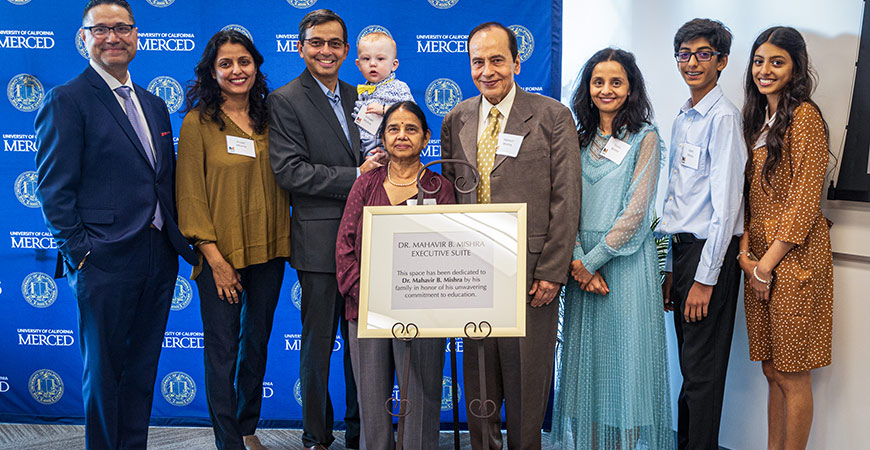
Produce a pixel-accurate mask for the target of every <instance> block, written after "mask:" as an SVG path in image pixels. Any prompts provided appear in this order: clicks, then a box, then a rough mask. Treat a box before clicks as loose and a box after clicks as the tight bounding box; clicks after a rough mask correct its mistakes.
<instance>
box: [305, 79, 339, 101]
mask: <svg viewBox="0 0 870 450" xmlns="http://www.w3.org/2000/svg"><path fill="white" fill-rule="evenodd" d="M311 78H314V81H316V82H317V85H318V86H320V90H322V91H323V93H324V94H326V97H327V98H328V99H329V100H330V101H333V102H335V101H338V102H340V101H341V95H340V94H339V93H338V88H339V84H338V81H336V82H335V92H332V91H330V90H329V88H328V87H326V85H325V84H323V83H321V82H320V80H318V79H317V77H314V76H312V77H311Z"/></svg>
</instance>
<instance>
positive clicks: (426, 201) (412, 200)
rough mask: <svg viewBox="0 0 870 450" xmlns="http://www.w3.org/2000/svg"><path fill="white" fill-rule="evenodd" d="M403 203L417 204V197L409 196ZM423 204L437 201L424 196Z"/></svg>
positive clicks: (434, 203) (432, 203) (431, 203)
mask: <svg viewBox="0 0 870 450" xmlns="http://www.w3.org/2000/svg"><path fill="white" fill-rule="evenodd" d="M405 204H406V205H408V206H417V199H416V198H409V199H408V200H405ZM423 204H424V205H437V204H438V202H436V201H435V199H434V198H424V199H423Z"/></svg>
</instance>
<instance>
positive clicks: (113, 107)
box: [85, 66, 151, 166]
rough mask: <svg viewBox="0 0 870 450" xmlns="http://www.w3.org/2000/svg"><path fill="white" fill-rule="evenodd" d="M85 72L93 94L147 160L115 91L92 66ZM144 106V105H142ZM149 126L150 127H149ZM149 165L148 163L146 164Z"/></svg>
mask: <svg viewBox="0 0 870 450" xmlns="http://www.w3.org/2000/svg"><path fill="white" fill-rule="evenodd" d="M85 73H86V74H87V77H88V81H90V83H91V86H93V87H94V91H95V95H96V97H97V98H98V99H100V101H101V102H102V103H103V105H105V107H106V109H108V110H109V113H110V114H111V115H112V117H114V118H115V120H116V121H117V122H118V125H119V126H120V127H121V129H122V130H124V133H125V134H126V135H127V137H128V138H130V142H132V143H133V146H134V147H136V150H138V151H139V154H140V155H141V156H142V157H143V158H145V160H146V161H147V160H148V156H147V155H146V154H145V148H144V147H142V142H140V141H139V136H138V135H137V134H136V130H134V129H133V125H132V124H131V123H130V119H129V118H127V114H126V113H124V110H123V109H122V108H121V105H120V104H119V103H118V99H117V98H116V97H115V93H114V92H112V90H111V89H109V85H108V84H106V81H105V80H103V79H102V77H100V74H98V73H97V71H96V70H94V69H93V68H92V67H90V66H88V68H87V69H86V70H85ZM137 95H138V93H137ZM143 108H144V106H143ZM149 128H150V127H149ZM148 165H149V166H150V165H151V164H150V163H149V164H148Z"/></svg>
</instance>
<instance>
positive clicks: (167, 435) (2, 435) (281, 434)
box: [0, 424, 555, 450]
mask: <svg viewBox="0 0 870 450" xmlns="http://www.w3.org/2000/svg"><path fill="white" fill-rule="evenodd" d="M301 435H302V432H301V431H300V430H286V429H262V430H257V436H259V437H260V441H262V442H263V445H265V446H266V447H268V448H269V449H270V450H289V449H293V450H296V449H300V448H302V444H301V440H300V439H301ZM335 435H336V439H335V443H334V444H333V445H332V446H331V447H330V449H331V450H344V448H345V447H344V445H343V444H344V432H342V431H337V432H336V433H335ZM461 443H462V448H463V449H467V448H471V444H469V441H468V433H463V434H462V437H461ZM546 443H547V438H546V433H545V437H544V449H545V450H547V449H555V447H552V446H547V445H546ZM83 448H85V429H84V427H83V426H79V425H19V424H0V449H3V450H6V449H8V450H13V449H14V450H77V449H83ZM148 448H149V449H153V450H178V449H183V450H198V449H213V448H215V447H214V434H212V430H211V428H169V427H151V429H150V430H149V433H148ZM452 448H453V433H452V432H450V433H448V432H442V433H441V440H440V446H439V449H440V450H450V449H452Z"/></svg>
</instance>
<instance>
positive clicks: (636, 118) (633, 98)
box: [571, 48, 653, 147]
mask: <svg viewBox="0 0 870 450" xmlns="http://www.w3.org/2000/svg"><path fill="white" fill-rule="evenodd" d="M605 61H616V62H618V63H619V64H621V65H622V68H623V69H624V70H625V74H626V76H628V88H629V92H630V94H629V95H628V98H627V99H626V100H625V104H624V105H622V108H621V109H620V110H619V112H617V113H616V117H614V118H613V130H614V134H615V133H616V132H617V131H618V130H620V129H621V128H622V127H623V126H624V127H625V128H626V130H627V131H628V132H630V133H636V132H638V131H640V129H641V128H642V127H643V124H644V123H645V122H649V123H651V122H652V116H653V113H652V105H650V102H649V97H648V96H647V93H646V86H644V82H643V75H641V73H640V69H638V67H637V63H636V62H635V60H634V55H632V54H631V53H629V52H627V51H625V50H620V49H617V48H605V49H603V50H599V51H598V52H597V53H595V54H594V55H592V57H591V58H589V61H586V64H585V65H584V66H583V70H582V71H581V72H580V82H579V83H578V85H577V89H575V90H574V95H573V96H572V98H571V106H572V108H573V109H574V115H575V116H576V117H577V124H578V126H577V133H578V134H579V135H580V146H581V147H585V146H587V145H589V143H590V142H592V138H593V137H595V133H596V130H597V129H598V122H599V120H600V117H599V112H598V107H597V106H595V104H594V103H592V96H591V95H590V94H589V83H590V82H591V80H592V70H593V69H595V66H596V65H598V63H601V62H605Z"/></svg>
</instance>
